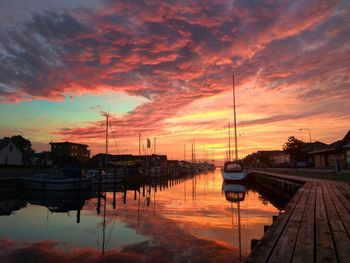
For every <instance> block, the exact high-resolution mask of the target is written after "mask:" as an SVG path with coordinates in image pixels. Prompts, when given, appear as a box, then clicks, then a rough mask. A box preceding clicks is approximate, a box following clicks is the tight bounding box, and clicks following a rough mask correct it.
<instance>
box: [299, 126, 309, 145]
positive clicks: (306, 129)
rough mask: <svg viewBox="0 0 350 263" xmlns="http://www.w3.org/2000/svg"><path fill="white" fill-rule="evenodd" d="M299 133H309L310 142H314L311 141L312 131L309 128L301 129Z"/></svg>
mask: <svg viewBox="0 0 350 263" xmlns="http://www.w3.org/2000/svg"><path fill="white" fill-rule="evenodd" d="M299 131H308V132H309V139H310V142H312V140H311V130H310V129H308V128H300V129H299Z"/></svg>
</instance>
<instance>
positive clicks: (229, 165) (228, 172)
mask: <svg viewBox="0 0 350 263" xmlns="http://www.w3.org/2000/svg"><path fill="white" fill-rule="evenodd" d="M232 95H233V115H234V131H235V159H234V160H231V149H230V143H229V157H228V160H227V161H226V162H225V164H224V168H223V169H222V172H221V174H222V178H223V179H224V180H225V181H242V180H245V179H247V172H246V171H245V170H244V167H243V164H242V163H240V162H239V161H238V148H237V118H236V97H235V77H234V76H232ZM229 140H230V134H229Z"/></svg>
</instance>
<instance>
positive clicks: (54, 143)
mask: <svg viewBox="0 0 350 263" xmlns="http://www.w3.org/2000/svg"><path fill="white" fill-rule="evenodd" d="M49 144H50V145H57V144H70V145H80V146H85V147H89V145H87V144H82V143H76V142H67V141H65V142H50V143H49Z"/></svg>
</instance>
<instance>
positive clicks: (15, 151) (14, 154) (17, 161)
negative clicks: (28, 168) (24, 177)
mask: <svg viewBox="0 0 350 263" xmlns="http://www.w3.org/2000/svg"><path fill="white" fill-rule="evenodd" d="M22 164H23V153H22V151H21V150H20V149H19V148H18V147H17V146H16V144H15V143H14V142H12V141H11V139H2V140H0V165H22Z"/></svg>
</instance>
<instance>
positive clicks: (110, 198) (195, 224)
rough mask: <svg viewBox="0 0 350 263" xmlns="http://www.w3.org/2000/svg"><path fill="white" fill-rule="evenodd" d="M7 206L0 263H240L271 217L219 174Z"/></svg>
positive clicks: (46, 196) (33, 197)
mask: <svg viewBox="0 0 350 263" xmlns="http://www.w3.org/2000/svg"><path fill="white" fill-rule="evenodd" d="M1 200H2V199H1ZM1 200H0V201H1ZM14 200H17V201H16V203H17V205H9V204H8V205H7V206H6V207H7V210H6V211H7V212H6V214H7V215H10V216H0V224H1V226H3V227H2V228H1V229H0V262H7V261H10V259H11V262H21V260H20V259H24V258H25V255H33V257H34V258H35V259H33V261H34V262H47V261H51V262H52V261H55V259H59V260H60V261H63V262H73V261H75V260H79V261H84V262H85V261H86V262H109V261H118V262H119V261H121V262H136V261H145V262H150V261H156V262H159V261H161V262H184V261H189V260H191V262H203V261H204V262H232V261H239V260H242V259H244V257H245V256H247V254H249V252H250V241H251V239H253V238H254V239H259V238H261V236H262V235H263V226H264V225H265V224H271V222H272V215H276V214H277V213H278V209H277V208H276V207H274V206H273V205H272V204H271V203H270V202H269V201H267V200H265V199H263V197H262V196H261V194H260V192H257V191H256V188H255V186H254V184H249V185H232V184H231V185H228V184H224V185H223V184H222V179H221V175H220V171H215V172H214V173H207V174H200V175H198V176H188V177H186V178H182V179H179V178H173V179H171V180H167V179H166V178H153V179H152V180H150V181H148V182H144V183H142V184H141V183H130V184H126V185H115V186H109V187H107V186H101V187H100V188H97V189H94V190H93V191H90V192H66V193H62V192H60V193H52V192H46V193H45V192H27V193H21V194H20V195H18V196H16V197H15V198H13V199H11V201H14ZM7 201H10V200H7ZM0 203H1V202H0ZM1 204H2V203H1ZM12 208H13V211H12V212H13V213H12V214H10V212H9V211H11V209H12ZM0 211H5V210H0ZM72 213H73V214H74V216H73V215H72ZM23 222H25V224H23ZM48 258H50V260H48Z"/></svg>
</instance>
